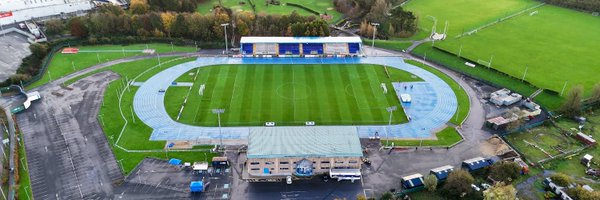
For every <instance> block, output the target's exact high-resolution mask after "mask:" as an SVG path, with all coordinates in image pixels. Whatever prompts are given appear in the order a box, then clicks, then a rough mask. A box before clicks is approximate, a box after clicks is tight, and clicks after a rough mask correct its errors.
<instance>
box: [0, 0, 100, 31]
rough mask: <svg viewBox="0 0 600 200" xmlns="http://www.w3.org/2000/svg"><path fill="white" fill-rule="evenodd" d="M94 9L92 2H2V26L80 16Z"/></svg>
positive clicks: (0, 18)
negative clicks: (57, 17) (66, 16)
mask: <svg viewBox="0 0 600 200" xmlns="http://www.w3.org/2000/svg"><path fill="white" fill-rule="evenodd" d="M92 8H93V6H92V3H91V1H90V0H1V1H0V24H2V25H6V24H12V23H16V22H22V21H25V20H31V19H36V18H46V17H52V16H61V15H67V14H78V13H81V14H83V12H85V11H88V10H91V9H92Z"/></svg>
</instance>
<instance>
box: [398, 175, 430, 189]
mask: <svg viewBox="0 0 600 200" xmlns="http://www.w3.org/2000/svg"><path fill="white" fill-rule="evenodd" d="M423 182H424V181H423V175H421V174H413V175H410V176H405V177H402V179H401V180H400V184H402V188H404V189H413V188H418V187H422V186H424V183H423Z"/></svg>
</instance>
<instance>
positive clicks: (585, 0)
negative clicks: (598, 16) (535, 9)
mask: <svg viewBox="0 0 600 200" xmlns="http://www.w3.org/2000/svg"><path fill="white" fill-rule="evenodd" d="M542 1H543V2H546V3H549V4H553V5H557V6H561V7H566V8H572V9H576V10H584V11H589V12H600V1H598V0H542Z"/></svg>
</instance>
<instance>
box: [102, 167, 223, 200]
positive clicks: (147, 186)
mask: <svg viewBox="0 0 600 200" xmlns="http://www.w3.org/2000/svg"><path fill="white" fill-rule="evenodd" d="M231 178H232V176H231V170H230V169H228V168H223V169H214V168H209V170H208V171H206V172H203V173H197V171H196V172H195V171H192V170H191V169H190V168H185V167H183V166H173V165H170V164H169V163H168V162H167V161H166V160H158V159H153V158H146V159H144V160H143V161H142V162H141V163H140V164H139V165H138V166H137V167H136V168H135V169H134V170H133V171H132V172H131V174H130V175H129V176H127V178H126V179H125V183H124V184H122V185H120V186H119V187H118V188H117V189H116V191H115V194H114V196H113V197H112V199H229V197H230V190H231V181H232V180H231ZM191 181H202V182H203V183H205V190H204V191H203V192H201V193H191V192H190V190H189V186H190V182H191Z"/></svg>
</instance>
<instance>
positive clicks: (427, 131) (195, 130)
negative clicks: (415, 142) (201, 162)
mask: <svg viewBox="0 0 600 200" xmlns="http://www.w3.org/2000/svg"><path fill="white" fill-rule="evenodd" d="M344 63H347V64H356V63H365V64H379V65H387V66H389V67H394V68H397V69H401V70H404V71H407V72H410V73H412V74H414V75H416V76H418V77H420V78H421V79H423V80H424V82H413V83H396V84H400V86H399V87H394V89H395V90H396V92H397V94H398V95H400V94H401V93H407V94H410V95H411V97H412V103H410V104H403V107H404V109H405V112H406V114H407V115H408V116H410V118H411V120H410V121H409V122H408V123H405V124H399V125H392V126H391V127H388V126H381V125H375V126H356V130H357V132H358V134H359V136H360V137H363V138H366V137H370V136H374V135H375V133H378V134H379V136H381V137H386V135H385V134H387V137H390V138H429V137H432V136H433V135H432V132H435V131H438V130H439V129H441V128H443V127H445V124H446V122H448V121H449V120H450V119H451V118H452V116H453V115H454V113H455V112H456V109H457V105H458V104H457V100H456V96H455V94H454V92H453V91H452V89H451V88H450V86H448V84H446V83H445V82H444V81H443V80H442V79H440V78H439V77H437V76H435V75H434V74H432V73H430V72H428V71H426V70H424V69H421V68H419V67H416V66H413V65H409V64H406V63H404V61H403V60H402V59H401V58H399V57H367V58H358V57H355V58H220V57H213V58H211V57H202V58H198V59H197V60H196V61H192V62H187V63H183V64H179V65H176V66H173V67H171V68H168V69H166V70H164V71H162V72H160V73H158V74H156V75H154V76H153V77H151V78H150V79H148V80H147V81H146V82H144V83H143V84H142V85H141V86H140V88H139V89H138V91H137V92H136V94H135V97H134V100H133V106H134V110H135V113H136V114H137V115H138V117H139V118H140V119H141V120H142V121H143V122H144V123H145V124H147V125H148V126H150V127H151V128H152V129H153V132H152V135H151V136H150V140H210V141H217V140H218V139H219V138H220V134H219V128H217V127H200V126H192V125H187V124H182V123H179V122H176V121H174V120H173V119H171V117H170V116H169V115H168V114H167V111H166V109H165V106H164V94H165V93H159V92H158V91H159V90H160V89H167V88H168V87H169V86H170V85H171V83H172V82H173V81H175V80H176V79H177V78H178V77H179V76H181V75H183V74H184V73H186V72H188V71H189V70H191V69H193V68H197V67H203V66H209V65H220V64H344ZM403 85H413V88H412V89H411V88H410V86H409V87H407V89H406V90H405V89H404V87H403ZM396 86H398V85H396ZM318 127H319V126H317V127H313V128H318ZM262 128H264V127H223V128H222V132H223V134H222V135H223V136H222V137H223V140H246V139H247V138H248V134H249V133H250V129H262Z"/></svg>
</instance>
